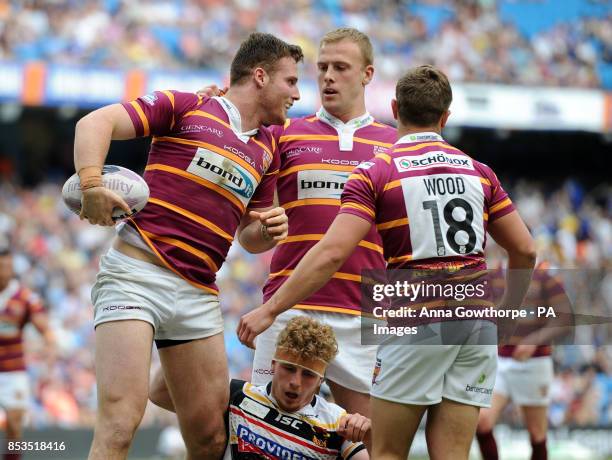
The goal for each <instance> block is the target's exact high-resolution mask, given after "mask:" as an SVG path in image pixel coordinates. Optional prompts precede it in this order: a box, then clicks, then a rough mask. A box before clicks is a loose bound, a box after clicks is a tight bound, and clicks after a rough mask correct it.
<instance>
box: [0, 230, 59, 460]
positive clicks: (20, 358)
mask: <svg viewBox="0 0 612 460" xmlns="http://www.w3.org/2000/svg"><path fill="white" fill-rule="evenodd" d="M28 322H31V323H32V324H33V325H34V327H35V328H36V330H37V331H38V332H39V333H40V334H41V335H42V336H43V338H44V340H45V350H46V354H47V355H48V356H53V351H54V349H55V339H54V336H53V333H52V331H51V329H50V328H49V325H48V319H47V313H46V312H45V310H44V308H43V306H42V303H41V301H40V299H39V298H38V296H36V295H35V294H34V293H32V292H31V291H30V290H28V289H26V288H25V287H23V286H22V285H21V284H20V283H19V281H17V280H16V279H15V278H14V272H13V256H12V254H11V252H10V249H9V245H8V241H7V240H6V239H5V238H4V237H2V235H0V408H2V409H3V410H4V411H5V414H6V440H7V442H11V441H19V440H20V439H21V436H22V429H23V420H24V416H25V414H26V411H27V409H28V404H29V403H30V385H29V382H28V374H27V372H26V365H25V360H24V353H23V328H24V327H25V326H26V324H27V323H28ZM3 451H4V457H3V458H4V460H18V459H19V458H21V457H20V453H19V449H16V450H11V449H9V448H8V445H7V446H5V448H4V449H3Z"/></svg>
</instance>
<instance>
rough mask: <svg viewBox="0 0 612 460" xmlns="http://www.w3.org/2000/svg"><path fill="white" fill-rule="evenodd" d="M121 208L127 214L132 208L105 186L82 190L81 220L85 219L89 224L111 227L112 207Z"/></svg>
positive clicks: (112, 223)
mask: <svg viewBox="0 0 612 460" xmlns="http://www.w3.org/2000/svg"><path fill="white" fill-rule="evenodd" d="M115 208H121V209H122V210H123V211H125V212H126V213H127V214H128V215H129V214H131V213H132V210H131V209H130V207H129V206H128V205H127V203H126V202H125V201H124V200H123V198H121V197H120V196H119V195H117V194H116V193H115V192H113V191H112V190H109V189H107V188H106V187H93V188H90V189H87V190H84V191H83V197H82V198H81V213H80V215H79V217H80V218H81V220H83V219H87V220H88V221H89V223H90V224H93V225H104V226H109V227H112V226H113V225H115V222H114V221H113V209H115Z"/></svg>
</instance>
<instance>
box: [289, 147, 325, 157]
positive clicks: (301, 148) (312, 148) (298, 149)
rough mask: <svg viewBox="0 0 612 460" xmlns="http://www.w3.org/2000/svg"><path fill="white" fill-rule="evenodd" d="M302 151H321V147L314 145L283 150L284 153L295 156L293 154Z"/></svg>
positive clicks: (298, 153)
mask: <svg viewBox="0 0 612 460" xmlns="http://www.w3.org/2000/svg"><path fill="white" fill-rule="evenodd" d="M302 153H323V147H315V146H305V147H296V148H294V149H291V150H288V151H287V152H285V155H286V156H295V155H300V154H302Z"/></svg>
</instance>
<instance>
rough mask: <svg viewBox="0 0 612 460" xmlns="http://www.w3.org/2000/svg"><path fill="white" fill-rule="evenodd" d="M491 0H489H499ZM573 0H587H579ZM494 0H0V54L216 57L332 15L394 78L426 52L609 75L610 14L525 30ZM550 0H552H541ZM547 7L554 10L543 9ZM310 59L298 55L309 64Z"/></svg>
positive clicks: (329, 23) (465, 72)
mask: <svg viewBox="0 0 612 460" xmlns="http://www.w3.org/2000/svg"><path fill="white" fill-rule="evenodd" d="M500 1H501V0H500ZM583 1H585V2H589V1H593V0H583ZM499 3H500V2H496V1H495V0H468V1H462V2H454V1H451V0H420V1H418V2H408V1H386V2H379V1H376V0H359V1H357V0H299V1H295V2H285V1H283V0H261V1H258V2H257V1H253V0H231V1H222V0H129V1H128V0H84V1H75V0H24V1H16V0H0V59H3V60H17V61H28V60H41V61H46V62H49V63H57V64H71V65H90V66H102V67H117V66H121V67H123V68H132V67H140V68H145V69H164V70H172V69H221V68H227V67H228V63H229V61H230V59H231V55H232V53H233V50H235V49H236V47H237V44H238V43H239V42H240V40H241V39H242V38H243V37H244V36H246V35H247V33H248V32H250V31H253V30H256V29H257V30H260V31H266V32H271V33H273V34H276V35H278V36H281V37H284V38H285V39H287V40H288V41H289V42H291V43H296V44H299V45H301V46H302V47H303V49H304V52H305V55H306V62H312V60H313V58H314V56H315V55H316V44H317V42H318V39H319V38H320V37H321V36H322V35H323V33H324V32H325V31H327V30H330V29H332V28H333V27H337V26H338V25H339V24H343V25H346V26H352V27H356V28H358V29H360V30H362V31H363V32H365V33H367V34H368V35H369V36H370V37H371V39H372V42H373V44H374V48H375V51H376V55H377V56H378V61H377V71H378V72H379V74H380V75H381V76H382V77H383V78H386V79H389V80H395V79H396V78H397V77H398V75H399V74H400V73H401V71H402V70H403V69H405V68H406V67H407V66H408V65H418V64H425V63H431V64H435V65H436V66H438V67H439V68H441V69H442V70H444V71H445V72H446V73H447V74H448V76H449V77H450V79H451V80H452V81H455V82H458V81H466V82H473V81H477V82H491V83H505V84H520V85H547V86H576V87H585V88H596V87H600V86H601V85H602V83H603V84H604V86H609V84H612V82H610V81H608V80H612V79H610V78H608V74H607V72H608V70H606V71H605V72H606V76H604V75H603V74H602V72H604V70H602V69H603V68H604V67H605V68H606V69H612V20H611V19H612V14H611V13H609V12H608V16H607V17H606V16H605V15H600V16H595V17H582V18H577V19H576V18H573V19H572V21H567V22H560V23H558V24H556V25H554V26H552V27H551V28H547V29H544V30H540V31H538V33H536V34H534V35H532V36H530V37H527V36H526V35H525V34H522V33H521V32H520V31H519V28H518V27H517V25H516V24H514V23H513V22H512V21H508V20H505V19H504V18H502V16H501V15H500V13H499ZM549 7H550V8H551V9H552V10H554V9H556V8H561V7H562V5H561V4H559V2H551V3H550V5H549ZM551 12H554V11H551ZM314 71H315V69H314V66H310V65H309V66H306V72H307V75H308V76H311V77H312V76H313V72H314Z"/></svg>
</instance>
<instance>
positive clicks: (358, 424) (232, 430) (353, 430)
mask: <svg viewBox="0 0 612 460" xmlns="http://www.w3.org/2000/svg"><path fill="white" fill-rule="evenodd" d="M337 352H338V344H337V342H336V338H335V336H334V332H333V330H332V328H331V327H330V326H328V325H325V324H322V323H321V322H319V321H316V320H314V319H312V318H309V317H307V316H298V317H294V318H292V319H291V320H290V321H289V322H288V323H287V325H286V326H285V327H284V328H283V330H282V331H281V332H280V334H279V336H278V337H277V343H276V346H275V351H274V356H273V362H272V367H273V369H274V374H273V376H272V380H271V381H270V382H268V383H267V384H265V385H254V384H252V383H247V382H244V381H242V380H232V382H231V384H230V398H229V407H228V410H227V416H228V423H227V425H226V426H227V429H228V431H229V433H228V440H229V442H228V445H227V449H226V451H225V458H226V460H229V459H230V458H231V459H234V460H239V459H250V458H329V459H330V460H334V459H337V458H343V459H345V460H346V459H349V458H353V459H367V458H369V457H368V454H367V451H366V450H365V448H364V445H363V444H362V443H361V442H362V441H363V440H364V439H367V438H369V437H370V427H371V424H370V420H369V419H368V418H366V417H364V416H362V415H359V414H350V415H347V413H346V411H345V410H344V409H342V408H341V407H340V406H338V405H336V404H333V403H330V402H327V401H326V400H325V399H324V398H322V397H320V396H318V394H317V393H318V392H319V387H320V385H321V383H322V382H323V376H324V375H325V371H326V369H327V367H328V364H329V362H330V361H331V360H332V359H333V358H334V356H335V355H336V354H337ZM162 407H164V408H165V409H168V410H174V409H173V407H172V402H171V401H170V405H168V406H162Z"/></svg>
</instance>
